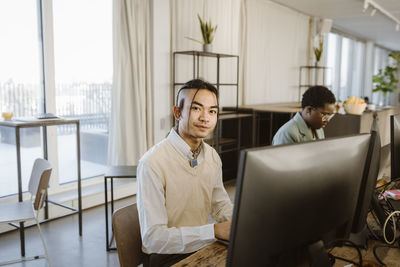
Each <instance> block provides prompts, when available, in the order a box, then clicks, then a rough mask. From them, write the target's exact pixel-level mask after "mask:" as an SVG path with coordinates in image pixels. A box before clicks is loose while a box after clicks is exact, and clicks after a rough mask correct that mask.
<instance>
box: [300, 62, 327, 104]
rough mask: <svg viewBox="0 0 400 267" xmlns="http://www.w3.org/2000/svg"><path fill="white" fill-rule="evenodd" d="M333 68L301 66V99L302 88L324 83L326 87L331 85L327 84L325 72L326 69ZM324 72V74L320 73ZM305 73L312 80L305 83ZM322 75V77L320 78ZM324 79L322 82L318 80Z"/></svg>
mask: <svg viewBox="0 0 400 267" xmlns="http://www.w3.org/2000/svg"><path fill="white" fill-rule="evenodd" d="M328 70H331V68H330V67H323V66H300V71H299V101H301V95H302V94H301V89H302V88H309V87H311V86H315V85H322V86H325V87H328V88H329V87H330V85H326V84H325V73H326V71H328ZM320 73H322V76H319V74H320ZM303 75H306V76H309V77H308V78H309V79H310V80H311V79H312V81H309V83H307V84H305V83H303ZM320 77H321V78H320ZM320 79H322V83H319V82H318V80H320Z"/></svg>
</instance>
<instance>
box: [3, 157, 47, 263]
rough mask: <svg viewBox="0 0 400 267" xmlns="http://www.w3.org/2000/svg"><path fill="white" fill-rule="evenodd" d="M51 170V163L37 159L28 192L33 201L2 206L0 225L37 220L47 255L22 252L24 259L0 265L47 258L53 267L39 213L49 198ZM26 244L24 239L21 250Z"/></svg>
mask: <svg viewBox="0 0 400 267" xmlns="http://www.w3.org/2000/svg"><path fill="white" fill-rule="evenodd" d="M51 170H52V167H51V164H50V162H48V161H47V160H44V159H40V158H39V159H36V160H35V162H34V164H33V168H32V173H31V177H30V179H29V185H28V191H29V192H30V193H31V200H30V201H24V202H16V203H5V204H0V223H9V224H11V223H16V222H19V223H23V222H25V221H27V220H31V219H35V221H36V225H37V227H38V229H39V233H40V238H41V239H42V243H43V248H44V250H45V253H46V255H40V256H33V257H25V255H24V253H23V252H22V251H21V254H22V258H20V259H17V260H10V261H5V262H0V265H6V264H13V263H16V262H21V261H29V260H35V259H39V258H44V257H45V258H46V259H47V262H48V263H49V266H50V267H51V263H50V259H49V254H48V252H47V247H46V243H45V242H44V238H43V233H42V230H41V229H40V223H39V211H40V209H41V208H42V207H43V204H44V201H45V199H46V196H47V187H48V185H49V180H50V174H51ZM33 197H34V198H33ZM24 242H25V240H24V239H23V238H22V239H21V248H22V247H23V246H24Z"/></svg>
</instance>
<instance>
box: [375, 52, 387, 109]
mask: <svg viewBox="0 0 400 267" xmlns="http://www.w3.org/2000/svg"><path fill="white" fill-rule="evenodd" d="M389 53H390V51H389V50H387V49H384V48H380V47H375V48H374V68H373V74H374V75H375V74H378V71H379V70H380V69H384V68H386V66H387V64H388V57H389ZM371 79H372V78H371ZM390 98H391V93H388V94H387V97H386V99H383V97H382V94H381V92H379V93H373V94H372V103H374V104H379V105H388V104H389V101H390ZM384 101H385V102H384Z"/></svg>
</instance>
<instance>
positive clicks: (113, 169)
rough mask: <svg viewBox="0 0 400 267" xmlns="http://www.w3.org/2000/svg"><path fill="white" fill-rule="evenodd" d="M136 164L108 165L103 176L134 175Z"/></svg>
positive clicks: (126, 176) (122, 176)
mask: <svg viewBox="0 0 400 267" xmlns="http://www.w3.org/2000/svg"><path fill="white" fill-rule="evenodd" d="M136 168H137V166H109V167H108V168H107V170H106V173H105V174H104V177H105V178H131V177H136Z"/></svg>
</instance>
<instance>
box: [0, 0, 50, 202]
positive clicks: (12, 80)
mask: <svg viewBox="0 0 400 267" xmlns="http://www.w3.org/2000/svg"><path fill="white" fill-rule="evenodd" d="M36 2H37V1H32V0H25V1H24V0H1V1H0V36H1V39H0V40H1V41H0V109H1V110H0V112H5V111H7V112H13V113H14V117H21V116H33V115H35V114H37V113H40V112H42V111H43V98H42V95H43V94H42V87H41V84H40V80H41V72H40V70H41V67H40V66H41V60H40V58H41V53H40V42H39V34H38V16H37V6H36ZM20 135H21V140H20V141H21V161H22V188H23V190H24V191H25V190H26V189H27V184H28V179H29V175H30V171H31V169H32V165H33V161H34V159H35V158H36V157H41V156H42V150H41V147H40V142H41V139H40V129H39V128H27V129H22V130H21V133H20ZM16 162H17V160H16V151H15V131H14V128H8V127H0V173H1V176H0V196H5V195H9V194H15V193H17V189H18V188H17V165H16V164H17V163H16Z"/></svg>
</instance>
